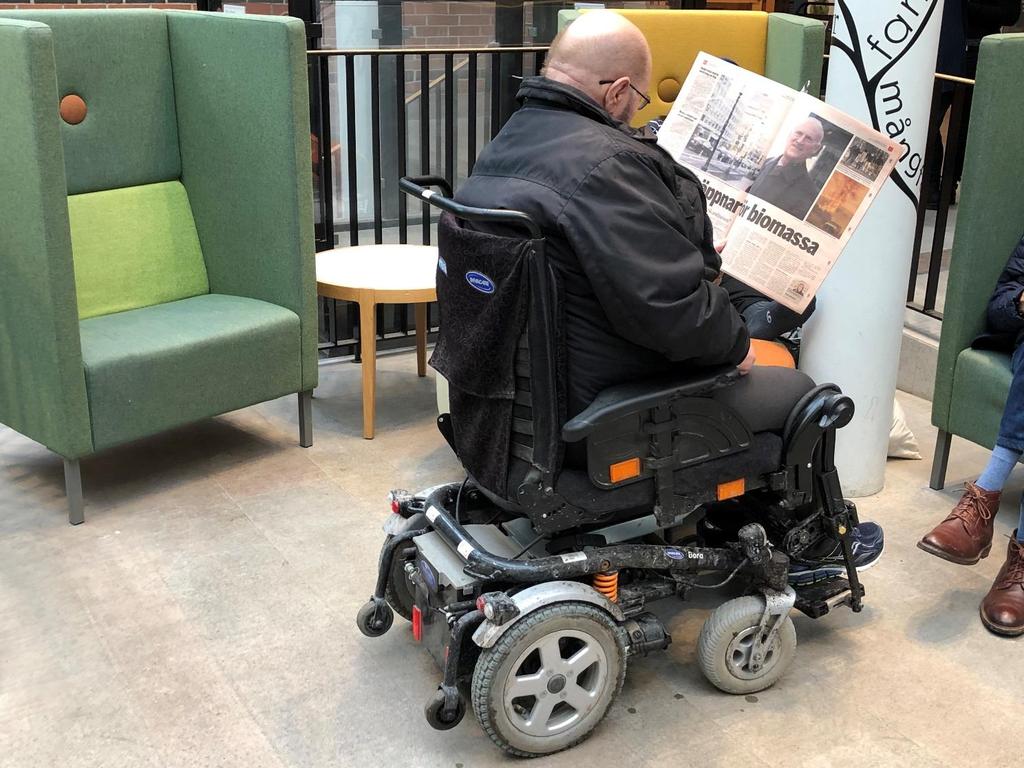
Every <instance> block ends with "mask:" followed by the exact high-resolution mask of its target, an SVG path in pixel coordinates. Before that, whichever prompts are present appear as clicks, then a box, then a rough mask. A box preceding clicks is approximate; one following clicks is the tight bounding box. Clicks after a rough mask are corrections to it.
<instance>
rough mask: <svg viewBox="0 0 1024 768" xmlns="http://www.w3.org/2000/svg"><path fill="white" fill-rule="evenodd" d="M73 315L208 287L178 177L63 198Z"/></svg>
mask: <svg viewBox="0 0 1024 768" xmlns="http://www.w3.org/2000/svg"><path fill="white" fill-rule="evenodd" d="M68 214H69V217H70V220H71V250H72V252H73V254H74V262H75V288H76V290H77V292H78V317H79V319H81V320H84V319H86V318H89V317H96V316H97V315H107V314H110V313H111V312H124V311H125V310H129V309H138V308H139V307H148V306H151V305H153V304H161V303H163V302H165V301H174V300H176V299H184V298H188V297H189V296H198V295H199V294H201V293H209V291H210V286H209V282H208V281H207V277H206V264H205V262H204V261H203V252H202V250H201V249H200V246H199V235H198V234H196V225H195V221H194V220H193V219H192V208H191V207H190V206H189V202H188V194H187V193H186V192H185V187H184V186H182V184H181V182H180V181H166V182H162V183H159V184H146V185H144V186H141V187H126V188H124V189H110V190H106V191H103V192H88V193H86V194H82V195H71V196H70V197H68Z"/></svg>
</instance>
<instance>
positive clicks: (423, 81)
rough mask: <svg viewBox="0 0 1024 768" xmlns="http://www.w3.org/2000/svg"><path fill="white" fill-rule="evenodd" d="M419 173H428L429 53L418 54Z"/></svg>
mask: <svg viewBox="0 0 1024 768" xmlns="http://www.w3.org/2000/svg"><path fill="white" fill-rule="evenodd" d="M420 173H421V174H423V175H424V176H426V175H428V174H429V173H430V54H427V53H424V54H420ZM420 210H421V211H422V215H423V222H422V230H423V244H424V245H430V203H427V202H424V203H423V205H422V206H421V208H420Z"/></svg>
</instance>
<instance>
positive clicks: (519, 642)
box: [472, 602, 626, 757]
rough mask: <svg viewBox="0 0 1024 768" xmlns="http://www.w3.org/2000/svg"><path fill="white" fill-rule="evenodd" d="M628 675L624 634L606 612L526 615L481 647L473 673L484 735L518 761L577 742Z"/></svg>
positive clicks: (562, 608)
mask: <svg viewBox="0 0 1024 768" xmlns="http://www.w3.org/2000/svg"><path fill="white" fill-rule="evenodd" d="M625 676H626V634H625V632H624V631H623V630H622V628H621V627H619V625H618V624H617V623H616V622H615V620H614V619H613V618H612V617H611V616H610V615H608V613H606V612H605V611H603V610H601V609H600V608H597V607H595V606H592V605H586V604H583V603H572V602H570V603H556V604H554V605H549V606H547V607H545V608H541V609H539V610H537V611H534V612H533V613H530V614H527V615H526V616H525V617H523V618H522V619H520V620H519V621H518V622H517V623H516V624H514V625H513V626H512V628H511V629H509V630H508V631H507V632H506V633H505V634H504V635H502V636H501V638H499V640H498V642H497V643H495V645H494V647H492V648H487V649H485V650H484V651H483V652H482V653H481V654H480V658H479V660H478V661H477V664H476V669H475V670H474V673H473V689H472V691H473V692H472V699H473V711H474V712H475V714H476V717H477V720H479V721H480V725H481V727H482V728H483V729H484V732H485V733H486V734H487V735H488V736H490V738H491V740H492V741H493V742H494V743H495V744H497V745H498V746H499V747H500V748H501V749H503V750H504V751H505V752H507V753H509V754H511V755H515V756H517V757H535V756H538V755H549V754H551V753H552V752H559V751H561V750H563V749H568V748H569V747H571V746H573V745H575V744H578V743H579V742H581V741H583V739H585V738H586V737H587V736H589V735H590V733H591V732H592V731H593V730H594V728H596V727H597V725H598V723H600V722H601V720H602V719H604V716H605V714H606V713H607V712H608V708H609V707H610V706H611V704H612V702H613V701H614V699H615V696H616V695H617V694H618V692H619V690H620V689H621V688H622V682H623V680H624V679H625Z"/></svg>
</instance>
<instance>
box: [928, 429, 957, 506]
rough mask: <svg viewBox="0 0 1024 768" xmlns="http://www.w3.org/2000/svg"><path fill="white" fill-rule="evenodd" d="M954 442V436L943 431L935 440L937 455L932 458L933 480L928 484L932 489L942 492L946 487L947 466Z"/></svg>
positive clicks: (940, 431) (941, 430)
mask: <svg viewBox="0 0 1024 768" xmlns="http://www.w3.org/2000/svg"><path fill="white" fill-rule="evenodd" d="M952 442H953V435H951V434H950V433H949V432H946V431H945V430H943V429H940V430H939V434H938V435H937V436H936V438H935V455H934V456H933V457H932V479H931V480H930V481H929V482H928V486H929V487H930V488H933V489H935V490H936V491H941V490H942V489H943V487H944V486H945V485H946V464H948V463H949V446H950V444H951V443H952Z"/></svg>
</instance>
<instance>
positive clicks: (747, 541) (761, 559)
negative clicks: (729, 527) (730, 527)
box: [739, 523, 772, 565]
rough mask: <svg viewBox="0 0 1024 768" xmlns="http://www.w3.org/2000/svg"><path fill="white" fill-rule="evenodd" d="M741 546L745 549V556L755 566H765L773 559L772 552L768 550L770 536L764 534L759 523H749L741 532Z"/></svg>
mask: <svg viewBox="0 0 1024 768" xmlns="http://www.w3.org/2000/svg"><path fill="white" fill-rule="evenodd" d="M739 541H740V546H742V547H743V554H744V556H745V557H746V558H747V560H749V561H750V562H751V564H753V565H763V564H764V563H767V562H768V561H769V560H770V559H771V557H772V553H771V550H770V549H769V548H768V534H766V533H765V532H764V528H762V527H761V526H760V525H759V524H758V523H748V524H747V525H744V526H743V527H742V528H740V530H739Z"/></svg>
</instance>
